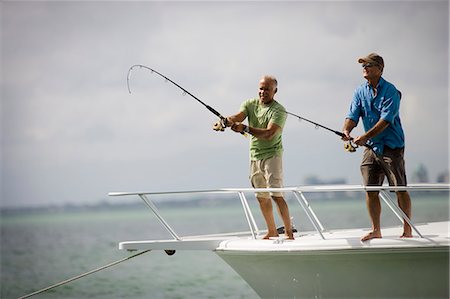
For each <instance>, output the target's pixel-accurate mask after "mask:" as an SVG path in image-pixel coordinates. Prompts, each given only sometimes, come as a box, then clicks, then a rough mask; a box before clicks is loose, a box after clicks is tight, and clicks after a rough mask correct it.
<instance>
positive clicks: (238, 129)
mask: <svg viewBox="0 0 450 299" xmlns="http://www.w3.org/2000/svg"><path fill="white" fill-rule="evenodd" d="M245 127H246V125H244V124H243V123H239V122H238V123H233V124H232V125H231V130H233V131H235V132H237V133H244V129H245Z"/></svg>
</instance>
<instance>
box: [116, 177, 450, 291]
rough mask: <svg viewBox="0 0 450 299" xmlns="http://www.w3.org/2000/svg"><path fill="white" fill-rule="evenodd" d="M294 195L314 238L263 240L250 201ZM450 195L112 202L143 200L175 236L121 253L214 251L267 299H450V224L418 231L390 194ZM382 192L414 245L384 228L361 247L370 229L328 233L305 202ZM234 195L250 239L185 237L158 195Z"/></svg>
mask: <svg viewBox="0 0 450 299" xmlns="http://www.w3.org/2000/svg"><path fill="white" fill-rule="evenodd" d="M269 190H271V191H279V192H284V193H285V194H286V193H293V194H294V196H295V198H296V199H297V201H298V203H299V204H300V205H301V207H302V208H303V210H304V211H305V213H306V215H307V216H308V218H309V220H310V221H311V223H312V225H313V226H314V228H315V231H312V232H297V233H296V234H295V240H287V239H285V238H284V237H279V238H271V239H270V240H262V237H261V235H262V233H264V232H263V231H260V230H259V229H258V227H257V225H256V222H255V219H254V217H253V214H252V212H251V210H250V207H249V204H248V202H247V199H246V196H245V194H248V193H254V192H257V191H269ZM402 190H407V191H410V192H411V191H419V190H420V191H430V192H431V191H439V192H447V193H446V194H447V195H448V191H449V190H450V185H449V184H420V185H418V184H417V185H411V186H408V187H388V186H382V187H365V186H301V187H290V188H278V189H247V188H244V189H219V190H200V191H178V192H113V193H110V195H111V196H133V195H134V196H139V197H140V198H141V199H142V200H143V201H144V202H145V204H146V205H147V206H148V207H149V208H150V209H151V210H152V211H153V212H154V214H155V215H156V217H157V218H158V219H159V221H160V222H161V224H162V225H163V226H164V227H165V228H166V229H167V230H168V232H169V233H170V234H171V235H172V236H173V239H170V240H141V241H126V242H120V243H119V249H122V250H129V251H135V250H149V249H150V250H165V251H166V253H168V254H169V255H170V254H173V253H175V251H176V250H210V251H213V252H215V253H216V254H217V255H218V256H220V257H221V258H222V259H223V260H224V261H225V262H226V263H227V264H228V265H230V266H231V267H232V268H233V269H234V270H235V271H236V272H237V273H238V274H239V275H240V276H241V277H242V278H243V279H244V280H245V281H246V282H247V283H248V284H249V285H250V286H251V287H252V288H253V289H254V290H255V291H256V293H257V294H258V295H259V296H260V297H261V298H324V299H325V298H333V299H334V298H449V248H450V247H449V246H450V238H449V228H450V227H449V224H450V222H449V221H448V219H447V220H446V221H441V222H430V223H422V224H414V223H412V222H411V220H410V219H408V217H407V216H406V215H405V214H404V213H403V212H402V211H401V210H400V209H399V208H398V207H397V205H396V204H395V202H394V200H393V199H392V197H391V193H393V192H392V191H402ZM349 191H352V192H353V191H359V192H363V191H379V192H380V198H381V199H382V200H383V201H384V203H385V204H386V205H387V206H388V207H389V208H390V209H391V210H392V212H394V214H395V215H396V216H397V217H398V218H399V220H400V223H403V221H406V222H408V223H409V224H410V225H411V226H412V228H413V233H414V237H413V238H400V237H399V236H400V235H401V233H402V226H401V225H400V226H396V227H383V228H382V233H383V238H381V239H372V240H370V241H366V242H361V241H360V237H361V236H362V235H364V234H367V232H368V229H364V228H358V229H339V230H326V229H325V228H324V227H323V225H322V223H321V222H320V220H319V219H318V217H317V215H316V214H315V212H314V210H313V209H312V207H311V205H310V203H309V201H308V200H307V199H306V195H307V194H311V193H317V192H319V193H326V192H349ZM199 193H203V194H213V195H214V194H218V193H233V194H236V195H237V197H238V198H239V199H240V201H241V204H242V207H243V210H244V213H245V217H246V220H247V223H248V225H249V231H248V232H242V233H226V234H215V235H202V236H194V237H192V236H191V237H189V236H188V237H181V236H179V235H178V234H177V233H176V232H175V231H174V230H173V229H172V228H171V227H170V225H169V224H168V223H167V221H166V220H165V219H164V218H163V217H162V216H161V214H160V213H159V211H158V209H157V208H156V206H155V204H154V202H153V201H152V200H151V199H150V198H151V197H152V196H155V195H162V194H164V195H175V194H177V195H178V194H199Z"/></svg>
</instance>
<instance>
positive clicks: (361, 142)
mask: <svg viewBox="0 0 450 299" xmlns="http://www.w3.org/2000/svg"><path fill="white" fill-rule="evenodd" d="M367 141H369V138H367V137H366V135H361V136H358V137H356V138H355V139H354V140H353V142H354V143H355V144H356V145H359V146H364V145H365V144H366V143H367Z"/></svg>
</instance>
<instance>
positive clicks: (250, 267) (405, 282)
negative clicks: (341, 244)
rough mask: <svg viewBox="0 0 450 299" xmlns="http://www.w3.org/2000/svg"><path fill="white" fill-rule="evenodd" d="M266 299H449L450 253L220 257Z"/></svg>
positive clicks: (435, 250)
mask: <svg viewBox="0 0 450 299" xmlns="http://www.w3.org/2000/svg"><path fill="white" fill-rule="evenodd" d="M216 253H217V254H218V255H219V256H220V257H221V258H222V259H223V260H224V261H225V262H226V263H228V264H229V265H230V266H231V267H232V268H233V269H234V270H235V271H236V272H237V273H238V274H239V275H240V276H241V277H242V278H243V279H245V281H246V282H247V283H248V284H249V285H250V286H251V287H252V288H253V289H254V290H255V291H256V292H257V293H258V295H259V296H260V297H261V298H323V299H325V298H333V299H335V298H449V272H448V269H449V247H448V246H442V247H426V248H406V249H402V248H395V249H389V248H384V249H382V250H380V249H377V250H370V249H364V250H361V249H348V250H333V251H303V252H248V251H226V250H225V251H216Z"/></svg>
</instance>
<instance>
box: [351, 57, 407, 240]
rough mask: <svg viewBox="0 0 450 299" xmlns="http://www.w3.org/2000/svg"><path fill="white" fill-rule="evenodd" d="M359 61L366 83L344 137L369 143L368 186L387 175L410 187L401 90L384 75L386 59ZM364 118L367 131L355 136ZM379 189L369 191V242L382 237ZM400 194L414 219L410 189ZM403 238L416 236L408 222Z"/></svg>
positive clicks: (392, 183) (402, 204)
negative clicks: (406, 167) (354, 131)
mask: <svg viewBox="0 0 450 299" xmlns="http://www.w3.org/2000/svg"><path fill="white" fill-rule="evenodd" d="M358 62H359V63H361V64H362V67H363V77H364V78H365V79H366V80H367V82H366V83H364V84H362V85H360V86H359V87H358V88H356V90H355V92H354V94H353V100H352V103H351V105H350V112H349V114H348V115H347V118H346V119H345V122H344V128H343V129H342V130H343V133H344V135H345V137H343V140H345V141H349V140H353V142H354V143H355V144H357V145H359V146H364V145H368V147H366V148H365V150H364V156H363V160H362V162H361V174H362V177H363V180H364V185H366V186H381V185H382V184H383V181H384V178H385V177H387V179H388V182H389V185H390V186H406V173H405V161H404V148H405V136H404V133H403V129H402V124H401V121H400V115H399V109H400V99H401V93H400V91H398V90H397V89H396V88H395V86H394V85H393V84H391V83H389V82H388V81H386V80H385V79H383V78H382V77H381V76H382V74H383V69H384V60H383V58H382V57H381V56H380V55H378V54H376V53H370V54H369V55H367V56H366V57H361V58H359V59H358ZM359 118H361V119H362V122H363V125H364V130H365V133H364V134H363V135H361V136H358V137H355V138H352V137H351V136H350V132H351V131H352V130H353V129H354V128H355V127H356V126H357V125H358V121H359ZM378 193H379V192H378V191H370V192H366V202H367V208H368V210H369V215H370V218H371V220H372V231H371V232H370V233H369V234H367V235H366V236H363V237H362V238H361V240H362V241H367V240H370V239H373V238H381V228H380V215H381V204H380V198H379V196H378ZM396 193H397V199H398V204H399V206H400V208H401V209H402V211H403V212H405V214H406V215H407V216H408V218H411V199H410V197H409V194H408V192H406V191H399V192H396ZM401 237H403V238H410V237H412V232H411V226H410V225H409V224H408V223H407V222H406V221H405V222H404V225H403V235H402V236H401Z"/></svg>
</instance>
